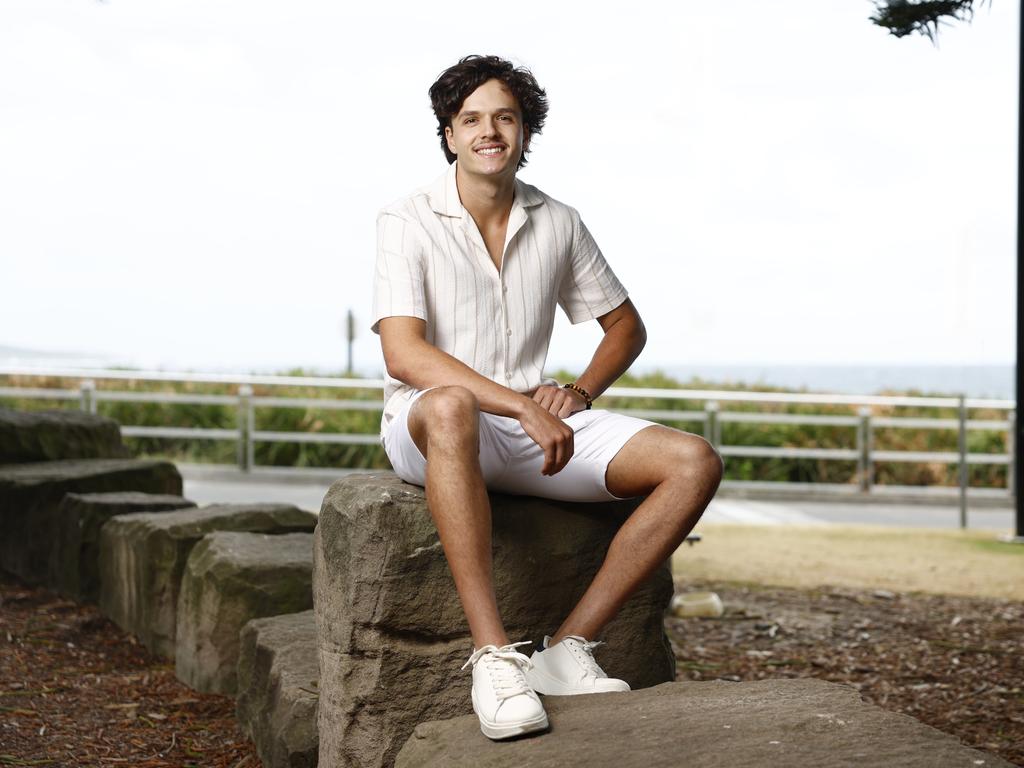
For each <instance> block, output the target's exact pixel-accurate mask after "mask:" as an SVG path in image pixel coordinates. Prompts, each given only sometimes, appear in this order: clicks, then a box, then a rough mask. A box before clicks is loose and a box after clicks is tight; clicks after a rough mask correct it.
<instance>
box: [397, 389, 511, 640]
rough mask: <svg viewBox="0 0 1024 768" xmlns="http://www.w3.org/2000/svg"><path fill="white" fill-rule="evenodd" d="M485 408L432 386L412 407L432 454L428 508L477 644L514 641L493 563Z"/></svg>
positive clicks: (423, 447) (412, 428) (414, 427)
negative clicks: (483, 460)
mask: <svg viewBox="0 0 1024 768" xmlns="http://www.w3.org/2000/svg"><path fill="white" fill-rule="evenodd" d="M479 421H480V406H479V403H478V402H477V400H476V396H475V395H473V393H472V392H470V391H469V390H468V389H465V388H464V387H439V388H437V389H432V390H430V391H429V392H426V393H425V394H423V395H420V398H419V399H418V400H417V401H416V402H415V403H414V404H413V406H412V409H411V410H410V411H409V434H410V435H412V439H413V441H414V442H415V443H416V445H417V447H419V449H420V451H422V452H423V455H424V456H426V457H427V479H426V492H427V507H428V508H429V509H430V514H431V516H432V517H433V519H434V525H436V526H437V533H438V536H439V537H440V539H441V546H443V547H444V554H445V557H447V558H448V566H449V567H450V568H451V572H452V577H453V578H454V579H455V587H456V589H457V590H458V592H459V599H460V600H462V608H463V610H464V611H465V612H466V619H467V620H468V621H469V629H470V632H471V633H472V634H473V646H474V647H475V648H481V647H483V646H485V645H496V646H499V647H501V646H503V645H508V643H509V639H508V636H507V635H506V634H505V628H504V626H503V625H502V623H501V617H500V616H499V614H498V604H497V600H496V599H495V596H494V580H493V576H492V573H493V571H492V562H491V505H490V500H489V499H488V497H487V488H486V486H485V485H484V478H483V474H482V473H481V471H480V455H479V452H480V449H479V444H480V428H479Z"/></svg>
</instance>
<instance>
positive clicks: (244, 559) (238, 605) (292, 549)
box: [174, 531, 313, 695]
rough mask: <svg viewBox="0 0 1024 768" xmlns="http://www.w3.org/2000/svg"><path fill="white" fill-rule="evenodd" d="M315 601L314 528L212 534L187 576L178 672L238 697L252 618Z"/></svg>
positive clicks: (200, 686)
mask: <svg viewBox="0 0 1024 768" xmlns="http://www.w3.org/2000/svg"><path fill="white" fill-rule="evenodd" d="M312 607H313V534H311V533H285V534H280V535H278V536H271V535H269V534H266V533H244V532H239V531H216V532H214V533H209V534H207V535H206V536H204V537H203V538H202V540H201V541H200V542H199V543H198V544H196V545H195V547H193V548H192V552H191V553H190V554H189V556H188V562H187V563H186V564H185V572H184V574H183V575H182V577H181V591H180V592H179V594H178V612H177V614H178V616H177V619H178V626H177V631H176V633H175V641H174V642H175V655H174V672H175V674H176V675H177V676H178V679H179V680H181V681H182V682H183V683H185V684H186V685H188V686H190V687H192V688H194V689H195V690H197V691H200V692H202V693H226V694H228V695H234V693H235V690H236V689H237V676H236V668H237V665H238V635H239V633H240V632H241V631H242V627H244V626H245V624H246V622H248V621H250V620H251V619H257V618H261V617H263V616H277V615H279V614H283V613H296V612H298V611H302V610H308V609H310V608H312Z"/></svg>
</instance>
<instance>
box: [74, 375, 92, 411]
mask: <svg viewBox="0 0 1024 768" xmlns="http://www.w3.org/2000/svg"><path fill="white" fill-rule="evenodd" d="M95 392H96V382H95V381H93V380H92V379H84V380H83V381H82V383H81V384H79V385H78V393H79V397H80V398H81V400H82V410H83V411H87V412H88V413H96V398H95V397H94V396H93V395H94V393H95Z"/></svg>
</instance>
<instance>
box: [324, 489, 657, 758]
mask: <svg viewBox="0 0 1024 768" xmlns="http://www.w3.org/2000/svg"><path fill="white" fill-rule="evenodd" d="M638 503H639V502H638V501H629V502H615V503H599V504H571V503H565V502H553V501H548V500H543V499H537V498H532V497H521V496H506V495H501V494H492V495H491V504H492V510H493V551H494V583H495V591H496V593H497V596H498V605H499V608H500V610H501V613H502V618H503V619H504V621H505V626H506V628H507V630H508V633H509V637H510V638H511V640H512V641H513V642H518V641H521V640H533V641H535V642H538V643H539V642H540V641H541V640H542V639H543V636H544V635H545V634H552V633H554V631H555V630H556V629H557V628H558V626H559V625H560V624H561V622H562V620H563V619H564V618H565V616H566V615H568V613H569V611H570V610H571V609H572V607H573V606H574V605H575V604H576V602H577V601H578V600H579V598H580V597H581V596H582V594H583V592H584V590H585V589H586V587H587V586H588V585H589V583H590V581H591V580H592V578H593V576H594V574H595V573H596V572H597V570H598V568H599V566H600V564H601V562H602V561H603V559H604V554H605V551H606V550H607V548H608V545H609V543H610V542H611V539H612V538H613V536H614V535H615V532H616V531H617V530H618V528H619V526H620V525H621V524H622V522H623V521H624V520H625V519H626V518H627V517H628V516H629V514H630V513H631V512H632V510H633V509H634V508H635V507H636V505H637V504H638ZM313 584H314V599H315V611H316V620H317V629H318V632H317V639H318V652H319V658H320V706H319V726H320V764H321V765H331V766H342V765H360V766H381V765H389V764H390V763H391V762H392V761H393V760H394V757H395V755H396V754H397V752H398V749H399V748H400V747H401V745H402V744H403V743H404V741H405V739H406V738H407V737H408V735H409V734H410V733H411V732H412V729H413V728H414V727H415V725H416V724H417V723H420V722H423V721H424V720H431V719H438V718H446V717H453V716H456V715H460V714H465V713H467V712H470V711H472V709H471V704H470V697H469V692H470V684H471V680H470V676H469V672H468V670H467V671H461V670H460V667H461V666H462V664H463V663H464V662H465V661H466V660H467V659H468V658H469V655H470V653H471V652H472V650H473V644H472V640H471V637H470V635H469V629H468V626H467V625H466V619H465V615H464V614H463V612H462V607H461V604H460V602H459V598H458V594H457V593H456V591H455V585H454V583H453V581H452V578H451V574H450V572H449V569H448V563H447V561H446V559H445V557H444V552H443V550H442V547H441V544H440V541H439V540H438V537H437V531H436V529H435V527H434V524H433V522H432V520H431V517H430V513H429V511H428V510H427V506H426V499H425V496H424V492H423V489H421V488H419V487H417V486H413V485H409V484H406V483H404V482H402V481H401V480H400V479H398V478H397V477H396V476H395V475H393V474H391V473H383V474H375V475H352V476H349V477H347V478H344V479H342V480H339V481H338V482H337V483H335V484H334V485H333V486H332V487H331V489H330V491H329V492H328V494H327V496H326V498H325V499H324V503H323V507H322V509H321V512H320V522H319V525H318V526H317V530H316V543H315V546H314V577H313ZM672 592H673V587H672V578H671V573H670V571H669V568H668V564H667V563H666V564H665V565H664V566H663V567H662V568H661V569H660V570H659V571H658V572H657V573H656V574H655V576H654V577H653V578H652V579H651V580H650V581H649V582H648V583H647V584H645V585H644V586H643V587H641V589H640V590H639V591H638V592H637V593H636V594H635V595H634V596H633V597H632V598H631V599H630V600H629V601H628V602H627V604H626V605H625V606H624V607H623V609H622V611H621V612H620V614H619V615H618V616H617V617H616V619H615V620H614V621H613V622H612V623H611V624H609V626H608V627H607V628H606V630H605V632H604V634H603V635H602V637H601V638H600V639H603V640H605V641H606V643H607V645H605V646H602V647H600V648H598V649H597V651H596V658H597V660H598V661H599V662H600V664H601V665H602V666H603V667H604V669H605V670H606V671H607V672H608V674H609V675H612V676H614V677H620V678H623V679H625V680H626V681H627V682H629V684H630V685H631V686H632V687H633V688H634V689H636V688H644V687H647V686H651V685H655V684H658V683H662V682H666V681H669V680H672V679H674V676H675V659H674V657H673V654H672V651H671V648H670V646H669V643H668V640H667V638H666V637H665V634H664V629H663V625H662V622H663V615H664V612H665V609H666V607H667V606H668V603H669V600H670V599H671V597H672ZM527 655H529V651H527Z"/></svg>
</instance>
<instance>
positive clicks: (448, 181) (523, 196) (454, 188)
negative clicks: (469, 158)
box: [428, 162, 544, 218]
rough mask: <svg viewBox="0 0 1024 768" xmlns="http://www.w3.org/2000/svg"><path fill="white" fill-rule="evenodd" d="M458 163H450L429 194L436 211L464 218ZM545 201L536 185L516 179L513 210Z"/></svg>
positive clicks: (443, 214) (431, 187) (431, 205)
mask: <svg viewBox="0 0 1024 768" xmlns="http://www.w3.org/2000/svg"><path fill="white" fill-rule="evenodd" d="M456 165H458V162H454V163H452V164H451V165H449V166H448V170H447V171H446V172H445V173H444V174H442V175H441V176H439V177H438V178H437V180H435V181H434V183H433V184H432V185H431V186H430V192H429V194H428V196H429V198H430V207H431V208H432V209H433V210H434V212H435V213H439V214H441V215H442V216H452V217H455V218H462V212H463V211H464V210H465V208H463V206H462V200H461V199H460V198H459V187H458V184H457V183H456V181H455V166H456ZM543 202H544V198H543V196H542V195H541V194H540V192H539V191H538V190H537V188H536V187H534V186H532V185H530V184H526V183H525V182H523V181H520V180H519V179H516V191H515V199H514V200H513V202H512V208H513V210H514V209H515V208H517V207H521V208H532V207H534V206H536V205H540V204H541V203H543Z"/></svg>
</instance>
